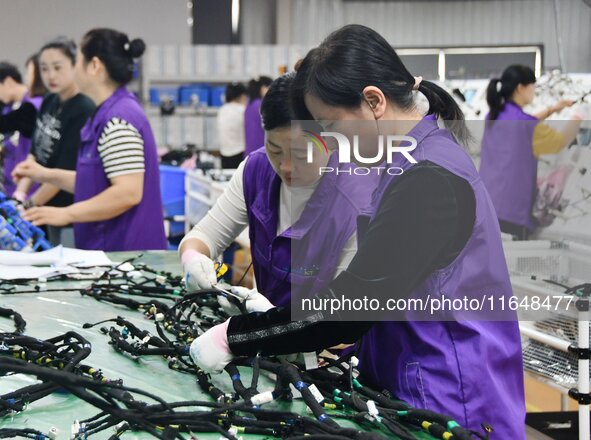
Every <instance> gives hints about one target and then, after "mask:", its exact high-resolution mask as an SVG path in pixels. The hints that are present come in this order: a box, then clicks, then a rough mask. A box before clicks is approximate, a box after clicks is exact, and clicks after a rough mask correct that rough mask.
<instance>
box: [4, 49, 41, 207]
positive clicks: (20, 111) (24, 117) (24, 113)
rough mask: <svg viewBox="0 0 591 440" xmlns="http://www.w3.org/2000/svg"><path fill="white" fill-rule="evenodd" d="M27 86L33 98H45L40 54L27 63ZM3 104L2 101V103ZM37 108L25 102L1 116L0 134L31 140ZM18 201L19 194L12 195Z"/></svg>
mask: <svg viewBox="0 0 591 440" xmlns="http://www.w3.org/2000/svg"><path fill="white" fill-rule="evenodd" d="M25 69H26V74H25V86H26V87H27V90H28V91H29V92H28V95H29V96H30V97H31V98H43V97H44V96H45V95H46V94H47V89H46V88H45V85H44V84H43V81H42V80H41V72H40V71H39V54H34V55H31V56H30V57H29V58H28V59H27V62H26V63H25ZM0 104H1V101H0ZM36 117H37V107H35V104H34V103H31V102H24V103H22V104H21V105H20V107H18V108H17V109H15V110H12V111H10V112H8V113H4V112H3V113H2V114H0V133H2V134H4V133H12V132H15V131H18V132H20V134H21V135H22V136H25V137H27V138H31V137H32V135H33V131H34V129H35V119H36ZM12 197H14V198H17V199H18V194H14V193H13V195H12Z"/></svg>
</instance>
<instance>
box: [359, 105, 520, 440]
mask: <svg viewBox="0 0 591 440" xmlns="http://www.w3.org/2000/svg"><path fill="white" fill-rule="evenodd" d="M408 135H409V136H412V137H414V138H415V139H416V140H417V143H418V145H417V147H416V149H415V150H414V151H413V153H412V156H413V157H414V158H415V159H416V160H417V161H418V162H421V161H425V160H429V161H431V162H433V163H436V164H437V165H439V166H441V167H443V168H445V169H447V170H448V171H450V172H452V173H454V174H456V175H457V176H459V177H461V178H463V179H465V180H466V181H468V182H469V183H470V185H471V187H472V189H473V191H474V195H475V199H476V219H475V223H474V228H473V231H472V235H471V236H470V238H469V240H468V242H467V244H466V246H465V247H464V249H463V250H462V251H461V253H460V254H459V255H458V257H457V258H456V259H455V260H454V261H453V262H452V263H451V264H450V265H448V266H447V267H445V268H443V269H441V270H437V271H435V272H433V273H432V274H431V275H430V276H429V277H428V278H427V279H426V280H425V281H424V282H423V283H422V284H421V285H420V286H419V287H418V288H417V289H415V290H414V291H413V292H412V293H411V294H410V295H409V296H410V297H413V298H419V297H420V298H426V297H427V295H428V294H430V295H431V296H432V297H433V296H434V295H441V294H442V293H444V294H445V295H446V296H447V297H453V298H462V297H463V296H464V295H466V296H468V297H471V296H472V295H473V294H474V293H477V294H480V293H482V294H485V293H489V292H500V293H499V294H500V295H504V296H506V297H508V296H510V295H511V292H512V290H511V284H510V281H509V273H508V270H507V266H506V262H505V257H504V254H503V248H502V245H501V237H500V230H499V224H498V221H497V218H496V215H495V212H494V208H493V205H492V203H491V201H490V198H489V196H488V194H487V192H486V189H485V187H484V185H483V183H482V181H481V179H480V177H479V175H478V173H477V172H476V169H475V167H474V165H473V163H472V160H471V159H470V157H469V156H468V155H467V154H466V152H465V151H464V150H463V149H462V148H461V147H460V146H459V145H458V144H457V143H456V142H455V141H454V140H453V139H452V138H451V136H450V135H449V133H448V132H447V131H446V130H443V129H440V128H439V127H438V126H437V122H436V121H435V119H434V117H433V116H432V115H429V116H427V117H425V118H424V119H423V120H422V121H421V122H419V124H417V126H415V127H414V128H413V129H412V130H411V132H410V133H409V134H408ZM400 157H401V158H402V156H400ZM393 165H394V166H399V167H401V168H404V169H409V168H410V167H411V166H412V164H411V163H410V162H408V161H406V160H405V159H404V158H402V159H400V158H399V162H398V163H394V164H393ZM395 182H396V176H390V175H388V174H384V175H383V178H382V179H381V181H380V183H379V184H378V189H377V190H376V192H375V193H374V197H373V201H372V206H371V208H370V213H371V216H372V217H373V216H375V214H376V212H377V209H378V207H379V204H380V201H381V198H382V196H383V194H384V192H385V190H386V189H387V188H388V187H389V185H390V184H393V185H395V184H396V183H395ZM393 287H394V288H395V286H393ZM471 294H472V295H471ZM508 316H514V317H515V320H513V321H476V320H474V321H460V320H458V321H447V322H443V321H412V320H408V321H390V322H380V323H378V324H376V325H375V326H373V327H372V328H371V330H370V331H369V332H368V333H367V334H366V335H364V336H363V338H362V340H361V346H360V353H359V359H360V364H359V369H360V371H361V373H362V375H363V377H364V378H366V379H367V380H369V382H370V383H374V384H376V385H378V386H381V387H383V388H386V389H388V390H389V391H390V392H391V393H393V394H394V395H395V396H396V397H398V398H400V399H402V400H404V401H406V402H408V403H409V404H410V405H412V406H414V407H417V408H425V409H430V410H433V411H437V412H440V413H443V414H447V415H449V416H451V417H453V418H454V419H455V420H456V421H457V422H458V423H459V424H460V425H462V426H464V427H468V428H470V429H473V430H479V431H480V432H482V429H481V428H480V425H481V424H482V423H489V424H491V425H492V427H493V428H494V433H493V434H492V435H491V439H511V440H524V439H525V397H524V385H523V366H522V355H521V339H520V334H519V326H518V324H517V316H516V315H513V314H512V313H511V314H510V315H508Z"/></svg>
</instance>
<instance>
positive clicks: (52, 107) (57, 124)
mask: <svg viewBox="0 0 591 440" xmlns="http://www.w3.org/2000/svg"><path fill="white" fill-rule="evenodd" d="M39 59H40V63H39V64H40V70H41V77H42V79H43V82H44V83H45V84H46V85H47V88H48V89H49V91H50V94H49V95H47V96H46V97H45V99H44V101H43V105H42V106H41V108H40V109H39V112H38V114H37V118H36V127H35V131H34V134H33V145H32V147H31V154H30V155H29V157H28V159H27V160H32V161H36V162H37V163H39V164H40V165H43V166H44V167H47V168H58V169H63V170H71V171H74V170H76V161H77V158H78V147H79V146H80V130H81V128H82V127H83V126H84V124H85V123H86V121H88V119H89V118H90V117H91V116H92V114H93V113H94V111H95V105H94V102H93V101H92V100H91V99H90V98H88V97H87V96H85V95H83V94H82V93H80V89H79V88H78V85H77V84H76V81H75V77H74V76H75V66H76V43H74V41H72V40H70V39H67V38H65V37H58V38H56V39H53V40H51V41H49V42H48V43H47V44H45V45H44V46H43V47H42V48H41V50H40V51H39ZM32 185H33V181H32V180H31V179H29V178H27V177H25V178H23V179H21V180H20V181H19V182H18V185H17V190H16V191H15V193H14V197H15V198H17V199H18V200H21V201H22V202H25V207H26V208H31V207H34V206H54V207H66V206H70V205H71V204H72V203H74V197H73V195H72V194H71V193H69V192H67V191H63V190H60V189H59V188H58V187H56V186H54V185H51V184H50V183H43V184H41V186H40V187H39V188H38V189H37V190H35V192H34V193H33V194H32V195H31V197H29V198H28V199H27V194H28V193H29V191H30V189H31V187H32ZM47 232H48V238H49V241H50V243H51V244H52V245H53V246H57V245H58V244H63V245H64V246H67V247H74V231H73V228H72V225H65V226H48V227H47Z"/></svg>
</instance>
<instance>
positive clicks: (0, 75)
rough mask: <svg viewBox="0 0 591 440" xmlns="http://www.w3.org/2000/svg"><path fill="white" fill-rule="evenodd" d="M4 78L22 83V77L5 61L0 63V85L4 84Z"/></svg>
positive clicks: (15, 68)
mask: <svg viewBox="0 0 591 440" xmlns="http://www.w3.org/2000/svg"><path fill="white" fill-rule="evenodd" d="M6 78H12V79H13V80H15V81H16V82H17V83H19V84H22V83H23V77H22V76H21V73H20V72H19V70H18V67H16V66H15V65H14V64H11V63H9V62H7V61H2V62H0V83H2V82H4V80H5V79H6Z"/></svg>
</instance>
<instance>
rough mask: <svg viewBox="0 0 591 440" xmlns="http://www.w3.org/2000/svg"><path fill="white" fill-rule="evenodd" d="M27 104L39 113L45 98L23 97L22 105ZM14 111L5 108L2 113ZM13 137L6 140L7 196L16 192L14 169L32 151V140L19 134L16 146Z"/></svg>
mask: <svg viewBox="0 0 591 440" xmlns="http://www.w3.org/2000/svg"><path fill="white" fill-rule="evenodd" d="M25 102H30V103H31V104H33V105H34V106H35V108H36V109H37V111H39V108H40V107H41V103H42V102H43V97H41V96H36V97H34V98H30V97H29V95H28V94H26V95H25V96H24V97H23V101H22V104H24V103H25ZM22 104H21V105H22ZM11 111H13V110H12V106H5V107H4V109H3V111H2V113H3V114H7V113H10V112H11ZM10 137H11V135H7V137H6V138H5V140H4V152H3V154H4V158H3V160H4V182H3V183H4V190H5V192H6V194H7V195H9V196H10V195H12V193H13V192H14V190H15V189H16V184H15V183H14V181H13V180H12V176H11V173H12V170H14V167H15V166H16V165H17V164H19V163H20V162H22V161H23V160H25V159H26V158H27V155H28V154H29V152H30V150H31V139H30V138H27V137H24V136H23V135H21V134H20V133H19V134H18V142H17V143H16V144H14V143H13V142H12V141H11V140H10ZM38 187H39V186H38V185H35V187H34V188H32V189H31V191H30V192H29V194H31V193H32V192H33V190H34V189H36V188H38Z"/></svg>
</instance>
